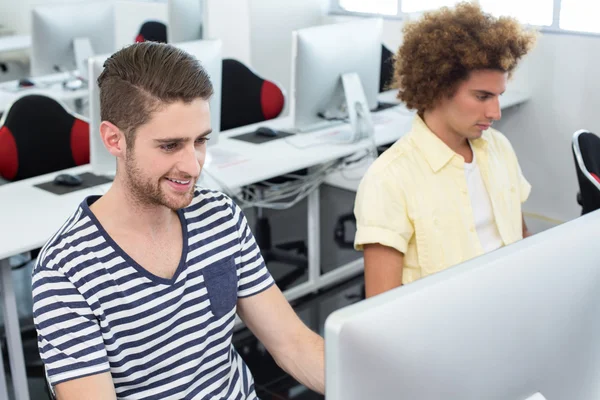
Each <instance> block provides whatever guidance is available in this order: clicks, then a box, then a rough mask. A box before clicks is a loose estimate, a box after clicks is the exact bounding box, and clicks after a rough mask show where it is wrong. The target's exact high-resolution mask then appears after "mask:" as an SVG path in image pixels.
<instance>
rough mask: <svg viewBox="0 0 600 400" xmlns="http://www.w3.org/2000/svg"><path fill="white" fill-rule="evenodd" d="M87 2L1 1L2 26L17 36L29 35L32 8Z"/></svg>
mask: <svg viewBox="0 0 600 400" xmlns="http://www.w3.org/2000/svg"><path fill="white" fill-rule="evenodd" d="M81 1H86V0H0V25H4V26H5V27H6V28H7V29H9V30H11V31H14V32H15V33H17V34H29V32H30V30H31V17H30V12H31V7H32V6H35V5H38V4H52V3H76V2H81Z"/></svg>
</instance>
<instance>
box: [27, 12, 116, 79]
mask: <svg viewBox="0 0 600 400" xmlns="http://www.w3.org/2000/svg"><path fill="white" fill-rule="evenodd" d="M31 18H32V20H31V24H32V25H31V29H32V45H31V74H32V75H33V76H40V75H47V74H52V73H56V71H57V70H59V71H73V70H75V69H79V68H83V70H82V71H80V73H82V74H83V75H85V72H86V69H85V67H84V65H85V63H84V62H83V60H77V58H78V57H76V54H75V50H76V47H77V48H78V49H82V50H83V51H84V54H81V55H80V56H79V58H82V57H85V58H88V57H89V56H91V54H89V53H90V51H91V52H93V53H95V54H105V53H112V52H114V51H115V16H114V7H113V4H112V2H110V1H85V2H83V1H82V2H71V3H65V4H49V5H42V6H36V7H34V8H33V9H32V11H31ZM77 39H79V41H77ZM77 42H79V43H78V44H82V45H80V46H77V45H76V43H77ZM85 42H87V43H88V44H89V45H87V44H85Z"/></svg>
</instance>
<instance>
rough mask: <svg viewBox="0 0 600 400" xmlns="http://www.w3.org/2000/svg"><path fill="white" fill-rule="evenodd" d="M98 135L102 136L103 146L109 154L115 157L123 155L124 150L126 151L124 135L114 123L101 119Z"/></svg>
mask: <svg viewBox="0 0 600 400" xmlns="http://www.w3.org/2000/svg"><path fill="white" fill-rule="evenodd" d="M100 137H101V138H102V143H104V147H106V149H107V150H108V152H109V153H110V154H112V155H113V156H115V157H117V158H118V157H124V156H125V152H126V151H127V145H126V143H125V135H124V134H123V132H121V130H120V129H119V128H118V127H117V126H116V125H115V124H113V123H111V122H108V121H102V123H100Z"/></svg>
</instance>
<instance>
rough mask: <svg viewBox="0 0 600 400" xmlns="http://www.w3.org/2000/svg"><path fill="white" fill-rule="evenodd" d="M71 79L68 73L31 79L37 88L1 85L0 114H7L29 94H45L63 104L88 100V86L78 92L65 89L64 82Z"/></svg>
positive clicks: (13, 84)
mask: <svg viewBox="0 0 600 400" xmlns="http://www.w3.org/2000/svg"><path fill="white" fill-rule="evenodd" d="M69 78H71V76H70V75H69V74H68V73H66V72H64V73H58V74H52V75H46V76H40V77H34V78H29V79H30V80H31V81H33V82H34V83H35V84H36V86H32V87H27V88H19V87H18V81H9V82H3V83H0V113H3V112H5V111H6V110H7V109H8V107H9V106H10V105H11V104H12V103H14V102H15V100H17V99H18V98H20V97H22V96H26V95H29V94H43V95H45V96H49V97H53V98H55V99H57V100H60V101H62V102H72V101H76V100H81V99H87V97H88V87H87V85H84V86H83V87H82V88H81V89H77V90H68V89H65V88H63V82H64V81H65V80H67V79H69Z"/></svg>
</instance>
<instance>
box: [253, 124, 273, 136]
mask: <svg viewBox="0 0 600 400" xmlns="http://www.w3.org/2000/svg"><path fill="white" fill-rule="evenodd" d="M255 133H256V135H258V136H262V137H276V136H277V134H278V132H277V131H276V130H275V129H271V128H269V127H266V126H261V127H260V128H258V129H257V130H256V132H255Z"/></svg>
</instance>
